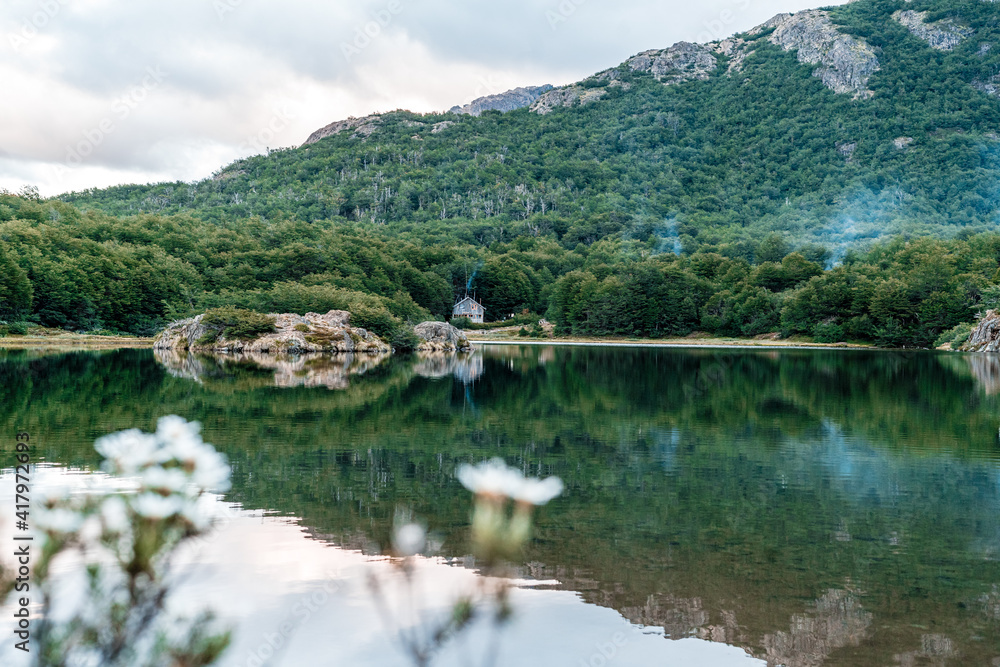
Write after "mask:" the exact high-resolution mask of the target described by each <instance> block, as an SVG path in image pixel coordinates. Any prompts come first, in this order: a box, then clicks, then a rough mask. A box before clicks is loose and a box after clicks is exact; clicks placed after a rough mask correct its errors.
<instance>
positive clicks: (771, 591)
mask: <svg viewBox="0 0 1000 667" xmlns="http://www.w3.org/2000/svg"><path fill="white" fill-rule="evenodd" d="M282 363H284V362H282ZM295 363H297V362H295ZM353 363H355V362H351V364H353ZM993 363H994V362H993V360H992V359H991V358H989V357H977V356H965V355H942V354H933V353H923V354H912V353H906V354H903V353H892V352H865V351H831V352H825V351H802V350H782V351H757V350H745V351H744V350H739V351H737V350H688V349H682V350H668V349H600V348H572V347H568V348H554V347H546V346H537V347H527V346H524V347H517V346H515V347H485V348H484V349H483V350H481V351H480V352H478V353H477V354H474V355H472V356H471V357H466V358H464V359H463V358H458V357H455V358H437V357H435V358H426V357H425V358H417V357H402V356H392V357H389V358H387V359H383V360H380V361H379V362H378V363H375V364H373V365H371V366H368V367H366V368H364V370H363V372H361V373H355V372H351V368H352V365H351V364H347V365H346V367H345V365H344V364H342V363H341V364H340V366H339V368H341V369H342V370H341V371H337V372H338V373H341V375H340V377H344V378H347V379H348V380H349V381H348V382H347V383H346V384H344V383H332V382H331V383H329V384H328V383H326V382H322V381H321V382H317V383H316V384H317V385H318V386H321V387H327V386H329V385H330V384H335V385H336V386H337V387H338V391H325V390H320V389H316V388H314V387H310V386H305V383H304V382H303V383H301V384H299V385H298V386H289V387H281V386H276V381H275V378H276V374H275V369H274V368H266V367H265V365H262V364H259V363H257V361H256V360H254V363H253V364H249V363H248V364H242V363H238V364H236V365H235V366H234V365H232V364H229V363H223V364H222V365H221V368H220V365H219V364H218V362H216V361H212V362H211V363H205V364H204V370H205V372H192V373H189V374H186V375H184V376H183V377H180V376H177V377H175V376H174V375H172V374H171V373H178V371H177V368H171V367H170V366H169V364H168V365H166V366H165V365H161V364H160V363H159V362H158V361H157V360H156V359H155V358H154V357H153V355H152V353H149V352H143V351H122V352H114V353H98V354H85V353H77V354H65V355H53V356H44V357H43V356H37V355H30V354H27V353H14V352H8V353H4V355H3V356H2V357H0V374H2V375H3V377H2V382H0V400H2V401H3V402H4V407H5V410H4V413H3V415H5V416H3V417H0V419H6V420H7V423H6V424H5V426H6V427H7V429H8V432H13V429H15V428H19V429H26V430H31V431H32V432H33V433H37V434H38V440H39V441H40V442H42V443H43V444H42V445H41V449H42V452H41V455H43V456H44V457H45V458H47V459H48V460H49V461H52V462H57V463H61V464H64V465H71V466H82V467H87V468H91V469H93V468H96V466H97V465H98V463H99V461H98V460H97V456H96V454H95V453H94V452H93V447H92V446H93V439H94V438H95V437H96V436H98V435H101V434H103V433H107V432H110V431H113V430H117V429H121V428H127V427H136V426H138V427H142V428H147V429H148V428H150V427H151V426H152V424H153V422H154V420H155V418H156V417H158V416H161V415H163V414H180V415H182V416H184V417H186V418H189V419H194V420H199V421H201V422H203V424H204V426H205V436H206V440H207V441H209V442H213V443H214V444H216V445H217V446H218V447H219V448H221V449H222V450H223V451H225V452H226V454H227V455H228V456H229V457H230V460H231V461H232V463H233V466H234V485H233V490H232V491H231V493H230V494H228V496H227V500H228V501H230V502H236V503H239V504H240V505H241V506H243V507H246V508H249V509H264V510H267V511H269V512H274V513H277V514H280V515H284V516H288V517H294V518H295V521H296V522H297V523H298V524H299V525H301V527H302V529H303V531H305V533H306V534H307V535H311V536H312V539H314V540H316V541H319V542H325V543H329V544H333V545H336V546H338V547H340V548H343V547H347V548H353V549H359V550H363V551H365V552H366V553H368V554H375V553H377V552H378V550H379V546H378V545H380V544H387V543H388V542H389V536H390V533H391V529H392V524H393V519H394V516H395V514H396V511H397V509H399V508H405V509H407V510H412V511H413V512H414V513H415V514H416V515H417V516H419V517H422V518H423V519H424V520H425V521H426V522H427V524H428V527H429V529H430V530H431V531H432V532H433V533H434V534H435V535H437V536H439V537H440V538H441V540H443V543H444V547H443V554H442V555H444V556H448V557H462V556H464V555H465V554H467V553H468V552H469V548H468V544H467V542H466V536H467V530H468V520H469V515H468V511H469V499H468V495H467V492H466V491H465V490H464V489H462V488H461V486H460V485H459V484H458V483H457V481H456V480H455V478H454V470H455V467H456V465H458V464H459V463H461V462H466V461H476V460H482V459H485V458H489V457H493V456H501V457H503V458H504V459H505V460H507V461H508V462H509V463H511V464H514V465H517V466H519V467H521V468H522V469H523V470H524V471H525V472H526V473H528V474H531V475H542V476H547V475H558V476H560V477H561V478H562V479H563V480H564V482H565V483H566V485H567V490H566V493H565V494H564V495H563V496H562V497H560V498H558V499H556V500H555V501H553V502H552V503H551V504H550V505H549V506H546V507H545V508H544V509H543V511H542V512H541V513H540V514H539V522H538V530H537V534H536V539H535V540H534V541H533V543H532V544H531V545H530V548H529V549H528V551H527V553H526V554H525V562H526V565H525V566H524V568H523V571H522V573H521V574H522V576H523V577H524V578H527V579H536V580H555V581H558V582H559V584H558V586H557V588H560V589H564V590H565V591H568V592H574V593H578V594H579V595H580V596H581V597H582V599H583V600H585V601H586V602H589V603H591V604H593V605H598V606H602V607H607V608H610V609H614V610H616V611H617V612H618V613H619V614H621V615H622V616H624V617H626V618H628V619H630V620H631V621H633V622H635V623H639V624H642V625H647V626H653V627H658V628H663V632H664V634H666V635H668V636H669V638H670V639H671V640H678V639H681V638H691V639H701V640H709V641H713V642H720V643H726V644H733V645H736V646H739V647H742V648H744V649H745V650H746V651H748V652H749V653H751V654H752V655H754V656H756V657H757V658H759V659H760V660H762V661H765V662H767V663H769V664H771V665H779V664H784V665H788V666H792V665H801V666H806V665H821V664H822V665H851V666H858V667H862V666H868V665H879V666H881V665H921V664H935V665H993V664H1000V663H995V662H994V661H995V660H997V659H998V658H1000V630H998V627H997V620H998V616H1000V613H998V612H997V609H1000V602H998V600H1000V594H998V593H997V590H998V587H1000V524H998V521H997V518H996V517H997V516H1000V464H998V462H1000V451H998V444H997V429H998V426H1000V410H998V408H1000V405H998V401H1000V396H998V394H997V393H996V392H994V391H993V389H992V387H993V386H994V385H992V384H991V383H990V382H991V381H990V378H992V377H996V374H995V373H994V371H993V370H992V369H993V368H994V367H993ZM167 368H171V370H170V372H168V370H167ZM345 368H346V370H343V369H345ZM305 369H306V367H305V366H303V367H302V368H300V369H299V371H300V372H301V371H303V370H305ZM178 375H182V374H181V373H178ZM291 375H292V376H295V371H293V372H292V373H291ZM285 377H287V375H286V376H285ZM195 379H197V380H200V384H199V382H198V381H195ZM470 380H474V381H470ZM470 406H473V409H470ZM15 425H16V426H15ZM540 622H543V621H540ZM552 623H553V626H552V627H553V628H555V626H556V624H557V621H556V620H554V619H553V620H552ZM553 632H555V630H553ZM658 641H665V640H662V639H661V640H658ZM588 655H589V654H588ZM583 657H584V658H586V655H585V656H583ZM525 664H530V663H525ZM568 664H571V663H568Z"/></svg>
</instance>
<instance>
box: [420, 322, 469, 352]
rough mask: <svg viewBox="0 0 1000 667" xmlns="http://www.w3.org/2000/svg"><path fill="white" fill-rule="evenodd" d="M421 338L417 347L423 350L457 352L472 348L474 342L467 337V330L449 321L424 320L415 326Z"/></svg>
mask: <svg viewBox="0 0 1000 667" xmlns="http://www.w3.org/2000/svg"><path fill="white" fill-rule="evenodd" d="M413 332H414V333H416V334H417V338H419V339H420V341H421V342H420V345H419V346H418V347H417V349H418V350H420V351H421V352H455V351H458V350H471V349H472V343H470V342H469V339H468V338H466V337H465V332H463V331H462V330H461V329H457V328H455V327H453V326H452V325H450V324H448V323H447V322H424V323H422V324H418V325H417V326H416V327H414V328H413Z"/></svg>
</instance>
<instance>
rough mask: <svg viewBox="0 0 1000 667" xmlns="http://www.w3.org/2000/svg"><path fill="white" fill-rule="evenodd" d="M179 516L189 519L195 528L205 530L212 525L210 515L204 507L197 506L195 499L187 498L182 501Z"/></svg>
mask: <svg viewBox="0 0 1000 667" xmlns="http://www.w3.org/2000/svg"><path fill="white" fill-rule="evenodd" d="M181 516H183V517H184V518H185V519H187V520H188V521H190V522H191V525H193V526H194V527H195V529H196V530H205V529H206V528H208V527H209V526H211V525H212V515H211V514H209V512H208V511H207V510H206V508H204V507H201V506H199V504H198V502H197V501H190V500H189V501H188V502H186V503H184V509H182V510H181Z"/></svg>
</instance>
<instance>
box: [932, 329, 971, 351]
mask: <svg viewBox="0 0 1000 667" xmlns="http://www.w3.org/2000/svg"><path fill="white" fill-rule="evenodd" d="M972 329H973V325H972V324H967V323H963V324H959V325H957V326H955V327H953V328H951V329H948V330H947V331H945V332H943V333H942V334H941V335H940V336H938V339H937V340H936V341H934V347H941V346H942V345H951V349H953V350H957V349H958V348H960V347H962V346H963V345H965V343H966V342H967V341H968V340H969V336H971V335H972Z"/></svg>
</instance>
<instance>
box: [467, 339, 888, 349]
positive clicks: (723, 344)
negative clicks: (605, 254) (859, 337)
mask: <svg viewBox="0 0 1000 667" xmlns="http://www.w3.org/2000/svg"><path fill="white" fill-rule="evenodd" d="M469 342H470V343H472V344H473V346H480V345H535V346H539V345H541V346H545V345H553V346H559V347H624V348H667V349H685V348H687V349H731V350H867V351H871V350H883V348H878V347H875V346H873V345H861V344H857V343H795V342H780V341H770V340H769V341H763V340H762V341H753V340H726V339H718V338H711V339H700V340H698V339H696V340H663V341H641V340H635V341H631V340H621V339H608V340H595V339H572V338H563V339H543V340H540V339H537V338H535V339H527V340H511V339H492V338H471V337H470V338H469Z"/></svg>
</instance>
